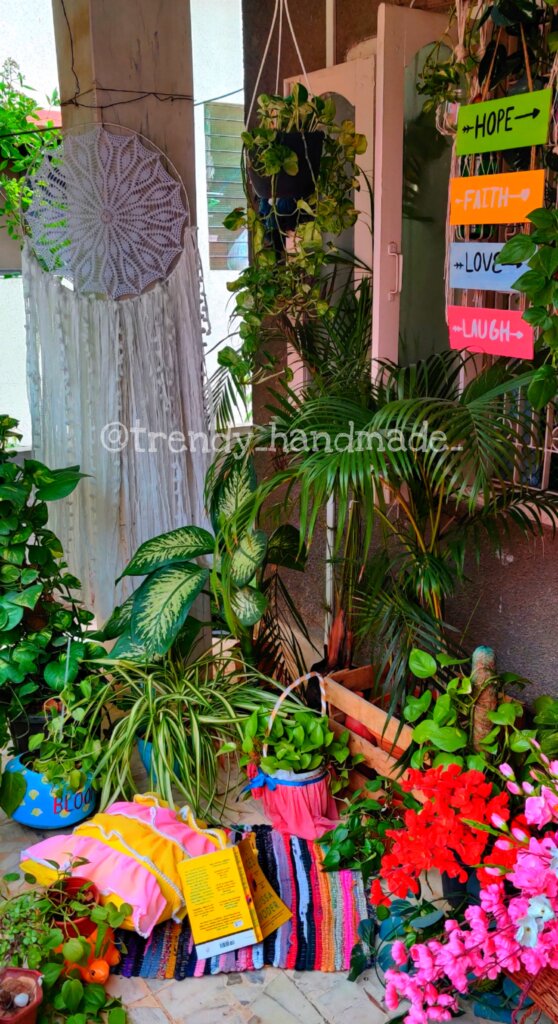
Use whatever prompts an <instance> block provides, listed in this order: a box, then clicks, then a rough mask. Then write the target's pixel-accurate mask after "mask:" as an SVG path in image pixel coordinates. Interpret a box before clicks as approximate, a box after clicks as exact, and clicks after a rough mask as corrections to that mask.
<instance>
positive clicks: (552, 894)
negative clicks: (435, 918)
mask: <svg viewBox="0 0 558 1024" xmlns="http://www.w3.org/2000/svg"><path fill="white" fill-rule="evenodd" d="M542 761H543V764H544V765H545V768H546V771H545V772H544V774H543V773H541V772H540V770H534V771H533V772H532V777H533V779H534V780H535V785H531V783H523V785H522V787H521V789H522V790H523V793H524V794H525V795H526V800H525V811H524V814H525V819H526V821H527V825H528V826H529V827H530V830H531V831H534V830H535V828H536V829H544V834H539V835H538V836H533V835H528V834H527V832H526V831H525V830H523V829H521V828H517V827H513V826H512V828H511V830H509V828H508V826H507V824H506V822H504V821H503V820H502V819H498V818H497V816H496V815H495V816H494V818H493V825H494V827H495V828H496V829H497V830H498V831H499V832H500V836H499V838H498V839H497V840H496V842H495V843H494V847H493V850H492V854H491V856H490V858H488V857H487V860H489V861H490V863H491V864H495V863H497V851H498V850H500V851H505V852H506V854H507V858H505V860H506V865H507V866H506V867H502V868H501V869H498V868H497V867H490V868H486V869H485V871H484V872H482V873H481V877H482V879H483V882H482V883H481V893H480V906H469V907H468V908H467V910H466V911H465V922H464V923H463V924H461V925H460V924H459V923H458V922H457V921H455V920H448V921H446V923H445V933H446V934H445V937H444V940H443V941H438V940H431V941H429V942H425V943H421V944H417V945H414V946H412V947H411V949H410V950H407V948H406V946H405V944H404V943H403V942H401V941H397V942H396V943H394V945H393V947H392V956H393V959H394V961H395V963H396V964H397V965H398V966H399V967H405V968H406V969H407V968H408V967H409V966H410V970H409V973H406V971H402V970H395V969H392V970H388V971H387V972H386V982H387V988H386V1003H387V1006H388V1008H389V1009H390V1010H395V1009H397V1007H398V1006H399V1003H400V1001H401V1000H402V999H404V1000H408V1002H409V1003H410V1008H409V1010H408V1012H407V1015H406V1017H405V1022H406V1024H428V1022H429V1021H446V1020H450V1019H451V1017H452V1016H453V1014H454V1013H455V1012H457V1011H458V1010H459V1006H458V997H459V994H462V995H465V994H467V993H468V991H469V988H470V985H471V977H472V976H474V978H475V979H477V980H479V981H480V980H483V979H490V980H494V979H495V978H497V977H498V975H499V974H500V973H501V972H502V971H503V970H506V971H511V972H514V971H517V970H519V969H520V968H521V967H524V968H525V969H526V970H527V971H528V973H529V974H533V975H534V974H538V972H539V971H541V970H542V969H543V968H544V967H547V966H550V967H554V968H557V967H558V831H556V829H551V828H549V826H552V825H554V826H556V825H558V762H551V763H549V762H548V760H547V759H546V758H544V756H542ZM502 775H503V776H504V778H505V779H506V780H507V781H506V784H507V787H508V789H510V791H511V792H512V793H514V792H515V791H516V790H519V784H518V783H517V782H516V780H515V778H514V775H513V771H512V769H511V768H510V766H509V765H502ZM512 850H513V851H515V856H513V857H512V860H513V861H514V863H513V864H512V865H511V866H510V864H509V861H510V857H509V854H510V851H512ZM512 887H513V889H512ZM409 958H410V965H409Z"/></svg>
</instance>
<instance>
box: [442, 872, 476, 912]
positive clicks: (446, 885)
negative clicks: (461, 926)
mask: <svg viewBox="0 0 558 1024" xmlns="http://www.w3.org/2000/svg"><path fill="white" fill-rule="evenodd" d="M463 866H464V868H465V871H467V874H468V876H469V877H468V878H467V881H466V882H460V881H458V879H457V878H450V876H449V875H447V874H446V873H445V871H444V872H442V893H443V896H444V899H446V900H447V902H448V903H449V905H450V907H451V908H452V910H459V909H460V908H463V907H465V906H467V905H468V904H469V903H470V902H471V900H473V901H478V899H479V896H480V884H479V880H478V878H477V875H476V872H475V871H473V870H472V868H468V867H465V865H463Z"/></svg>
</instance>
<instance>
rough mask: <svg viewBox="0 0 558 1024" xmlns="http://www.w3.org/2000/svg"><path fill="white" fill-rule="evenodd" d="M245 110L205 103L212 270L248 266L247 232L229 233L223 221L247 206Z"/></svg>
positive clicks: (228, 105)
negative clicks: (244, 155) (243, 160)
mask: <svg viewBox="0 0 558 1024" xmlns="http://www.w3.org/2000/svg"><path fill="white" fill-rule="evenodd" d="M243 129H244V107H243V106H242V104H240V103H219V102H214V103H206V104H205V159H206V176H207V207H208V211H207V212H208V219H209V266H210V268H211V270H242V269H243V268H244V267H245V266H247V264H248V234H247V232H246V230H244V229H242V230H240V231H229V230H228V229H227V228H225V227H223V220H224V219H225V217H226V216H227V214H228V213H230V211H231V210H234V208H235V207H237V206H245V203H246V200H245V196H244V191H243V188H242V173H241V159H242V139H241V137H240V133H241V132H242V131H243Z"/></svg>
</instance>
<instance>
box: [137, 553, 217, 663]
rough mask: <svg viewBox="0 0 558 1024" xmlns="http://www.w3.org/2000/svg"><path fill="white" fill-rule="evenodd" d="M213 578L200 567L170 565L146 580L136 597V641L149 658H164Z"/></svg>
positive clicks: (206, 570)
mask: <svg viewBox="0 0 558 1024" xmlns="http://www.w3.org/2000/svg"><path fill="white" fill-rule="evenodd" d="M208 577H209V570H208V569H202V568H200V566H198V565H189V564H188V563H186V564H185V565H168V566H165V567H164V568H162V569H158V570H157V572H155V573H153V575H152V576H149V577H148V579H146V580H144V582H143V583H142V585H141V587H140V588H139V590H137V591H136V593H135V596H134V611H133V615H132V638H133V640H135V642H136V643H138V644H142V645H143V646H144V647H145V649H146V651H147V653H148V654H164V653H165V651H168V649H169V647H170V646H171V644H172V642H173V640H174V639H175V638H176V636H177V634H178V632H179V631H180V629H181V628H182V626H183V625H184V622H185V619H186V616H187V614H188V612H189V611H190V608H191V607H192V604H193V602H194V601H195V599H196V597H197V596H198V594H199V593H200V591H201V589H202V588H203V586H204V584H205V583H206V582H207V579H208Z"/></svg>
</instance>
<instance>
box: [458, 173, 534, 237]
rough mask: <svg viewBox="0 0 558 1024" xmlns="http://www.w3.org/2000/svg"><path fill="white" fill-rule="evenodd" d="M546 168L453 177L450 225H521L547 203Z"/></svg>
mask: <svg viewBox="0 0 558 1024" xmlns="http://www.w3.org/2000/svg"><path fill="white" fill-rule="evenodd" d="M543 199H544V171H515V172H513V173H511V174H479V175H476V176H474V177H470V178H451V179H450V224H518V223H519V222H521V221H525V220H527V215H528V214H529V213H531V211H532V210H536V209H537V208H538V207H540V206H542V205H543Z"/></svg>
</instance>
